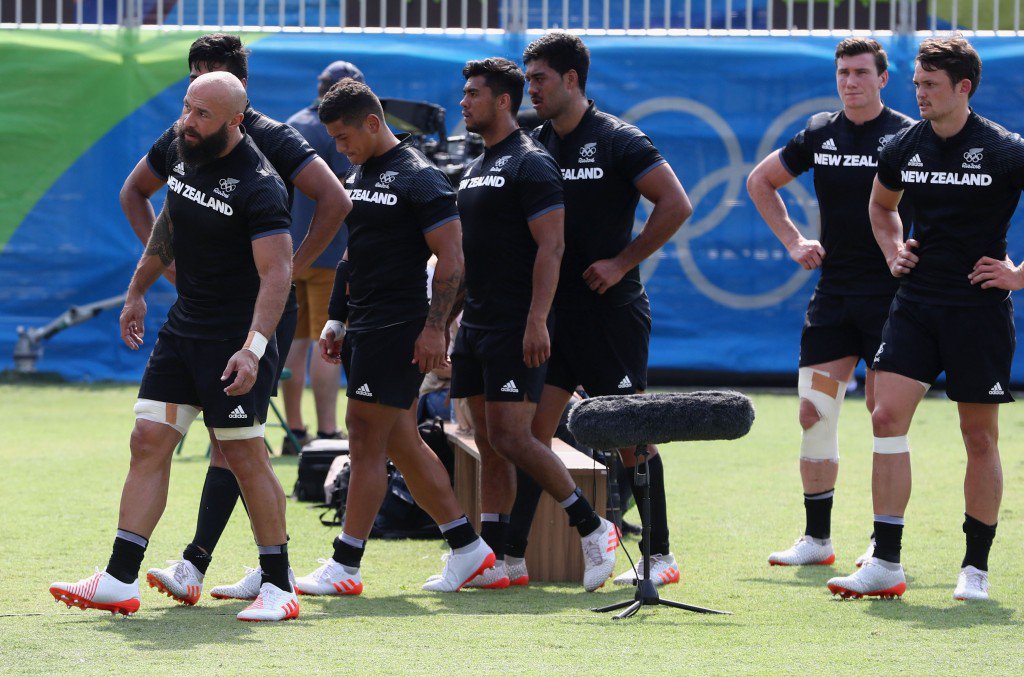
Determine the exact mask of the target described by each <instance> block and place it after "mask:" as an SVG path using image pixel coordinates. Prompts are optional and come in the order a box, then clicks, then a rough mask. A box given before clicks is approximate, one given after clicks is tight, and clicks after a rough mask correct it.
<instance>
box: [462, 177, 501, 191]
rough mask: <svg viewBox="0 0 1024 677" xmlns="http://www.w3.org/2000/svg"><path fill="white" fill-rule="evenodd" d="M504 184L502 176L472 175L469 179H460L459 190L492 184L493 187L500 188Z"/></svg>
mask: <svg viewBox="0 0 1024 677" xmlns="http://www.w3.org/2000/svg"><path fill="white" fill-rule="evenodd" d="M504 185H505V177H504V176H492V175H489V176H474V177H473V178H471V179H462V180H461V181H459V190H464V189H466V188H479V187H480V186H493V187H495V188H501V187H502V186H504Z"/></svg>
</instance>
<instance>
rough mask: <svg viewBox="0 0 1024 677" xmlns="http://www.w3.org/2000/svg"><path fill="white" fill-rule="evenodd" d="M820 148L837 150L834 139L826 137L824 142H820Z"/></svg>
mask: <svg viewBox="0 0 1024 677" xmlns="http://www.w3.org/2000/svg"><path fill="white" fill-rule="evenodd" d="M821 149H822V150H839V149H838V148H836V142H835V139H827V140H826V141H825V143H823V144H821Z"/></svg>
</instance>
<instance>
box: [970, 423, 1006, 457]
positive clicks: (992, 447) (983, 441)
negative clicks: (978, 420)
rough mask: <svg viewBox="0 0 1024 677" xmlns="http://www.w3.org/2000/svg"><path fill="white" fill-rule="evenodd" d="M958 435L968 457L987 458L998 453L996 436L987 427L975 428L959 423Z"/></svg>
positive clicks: (997, 438)
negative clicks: (961, 437) (961, 438)
mask: <svg viewBox="0 0 1024 677" xmlns="http://www.w3.org/2000/svg"><path fill="white" fill-rule="evenodd" d="M960 434H961V435H962V436H963V439H964V447H966V448H967V454H968V455H969V456H975V457H977V456H987V455H989V454H993V453H998V449H999V445H998V440H999V437H998V434H997V433H996V431H994V430H991V429H989V428H988V427H987V426H984V427H983V426H976V425H972V424H970V423H963V422H961V423H960Z"/></svg>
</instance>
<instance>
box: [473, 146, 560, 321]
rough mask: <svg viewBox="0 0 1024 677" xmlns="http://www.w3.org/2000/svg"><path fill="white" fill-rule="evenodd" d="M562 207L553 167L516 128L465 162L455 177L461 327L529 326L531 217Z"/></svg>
mask: <svg viewBox="0 0 1024 677" xmlns="http://www.w3.org/2000/svg"><path fill="white" fill-rule="evenodd" d="M562 206H563V201H562V181H561V177H560V175H559V171H558V166H557V165H556V164H555V161H554V160H553V159H552V158H551V156H550V155H548V153H547V151H545V150H544V148H542V147H541V146H540V144H538V143H537V142H536V141H534V140H533V139H532V138H530V136H529V135H528V134H527V133H526V132H525V131H523V130H521V129H517V130H516V131H514V132H512V133H511V134H509V135H508V136H507V137H505V138H504V139H502V140H501V141H500V142H498V143H496V144H494V145H493V146H491V147H490V148H488V149H487V150H485V151H484V154H483V155H481V156H480V157H478V158H476V159H475V160H473V161H472V162H470V163H469V165H468V166H467V167H466V171H465V172H464V173H463V174H462V180H461V181H459V212H460V214H461V215H462V250H463V252H464V255H465V257H466V308H465V312H464V314H463V316H462V324H464V325H466V326H467V327H470V328H473V329H519V328H522V327H525V326H526V318H527V316H528V315H529V313H530V303H531V301H532V300H533V267H534V263H535V262H536V259H537V243H536V241H534V239H533V234H532V233H531V232H530V226H529V222H530V221H532V220H533V219H535V218H538V217H539V216H542V215H544V214H546V213H548V212H550V211H552V210H555V209H560V208H562Z"/></svg>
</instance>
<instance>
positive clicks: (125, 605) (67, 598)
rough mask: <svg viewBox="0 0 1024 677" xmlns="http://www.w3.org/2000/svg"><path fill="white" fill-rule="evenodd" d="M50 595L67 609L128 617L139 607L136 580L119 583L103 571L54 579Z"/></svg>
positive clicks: (137, 580)
mask: <svg viewBox="0 0 1024 677" xmlns="http://www.w3.org/2000/svg"><path fill="white" fill-rule="evenodd" d="M50 594H51V595H53V598H54V599H55V600H57V601H58V602H64V603H65V604H67V605H68V608H71V607H72V606H77V607H78V608H79V609H99V610H100V611H109V612H110V613H112V614H124V615H125V616H128V615H130V614H133V613H135V612H136V611H138V610H139V579H137V578H136V579H135V580H134V581H133V582H131V583H122V582H121V581H119V580H117V579H116V578H114V577H113V576H111V575H110V574H108V573H107V572H106V571H100V570H99V569H98V568H97V569H96V573H94V574H93V575H92V576H89V577H88V578H83V579H82V580H80V581H77V582H75V583H65V582H63V581H58V582H56V583H53V584H51V585H50Z"/></svg>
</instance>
